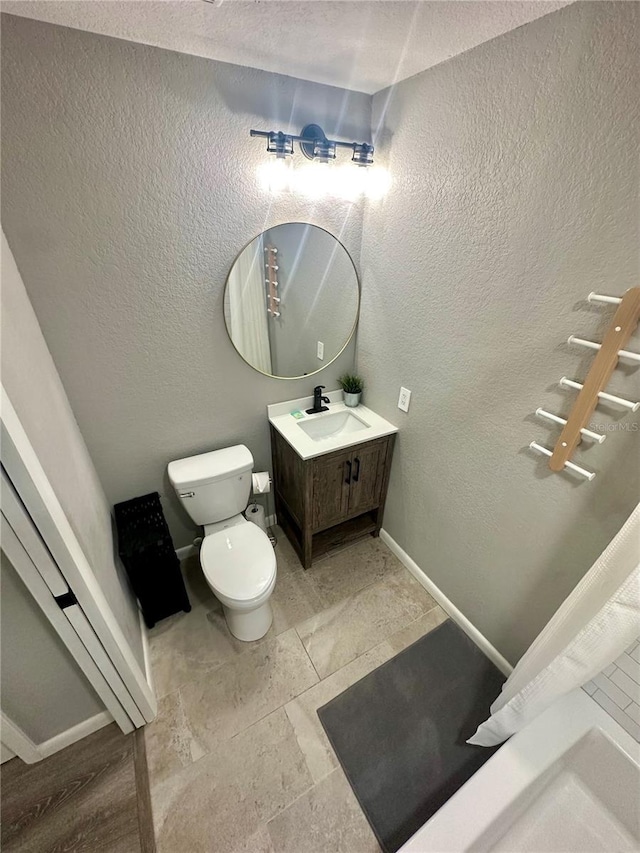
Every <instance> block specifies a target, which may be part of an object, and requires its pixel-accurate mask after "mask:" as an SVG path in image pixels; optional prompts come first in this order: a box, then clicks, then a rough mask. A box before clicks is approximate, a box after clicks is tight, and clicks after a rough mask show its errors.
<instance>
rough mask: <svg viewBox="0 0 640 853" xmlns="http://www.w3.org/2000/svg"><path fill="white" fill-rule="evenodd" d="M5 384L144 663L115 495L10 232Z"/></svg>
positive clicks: (5, 269) (5, 256)
mask: <svg viewBox="0 0 640 853" xmlns="http://www.w3.org/2000/svg"><path fill="white" fill-rule="evenodd" d="M1 296H2V300H1V307H2V326H1V332H2V384H3V386H4V388H5V390H6V392H7V394H8V395H9V399H10V400H11V403H12V405H13V407H14V409H15V410H16V413H17V415H18V417H19V418H20V423H21V424H22V426H23V427H24V430H25V432H26V433H27V436H28V438H29V441H30V442H31V445H32V447H33V448H34V450H35V452H36V454H37V456H38V459H39V460H40V464H41V465H42V467H43V469H44V472H45V474H46V475H47V478H48V480H49V482H50V484H51V487H52V489H53V491H54V492H55V494H56V497H57V498H58V500H59V501H60V506H61V507H62V508H63V510H64V512H65V514H66V516H67V519H68V521H69V524H70V525H71V527H72V528H73V532H74V533H75V535H76V537H77V539H78V542H79V543H80V547H81V548H82V550H83V552H84V554H85V556H86V557H87V560H88V561H89V564H90V566H91V567H92V569H93V572H94V575H95V577H96V580H97V581H98V583H99V585H100V588H101V589H102V591H103V593H104V595H105V597H106V599H107V601H108V602H109V606H110V607H111V610H112V612H113V614H114V616H115V618H116V619H117V620H118V623H119V625H120V627H121V628H122V630H123V632H124V635H125V637H126V638H127V639H128V641H129V644H130V646H131V649H132V650H133V654H134V655H135V657H136V659H137V661H138V663H139V664H140V665H141V666H143V664H144V655H143V651H142V637H141V634H140V622H139V619H138V605H137V603H136V600H135V598H134V596H133V594H132V593H131V591H130V589H129V583H128V580H127V576H126V573H125V571H124V567H123V566H122V564H121V562H120V559H119V558H118V557H117V556H116V555H115V554H114V543H113V535H112V518H111V511H110V507H109V503H108V501H107V499H106V497H105V494H104V491H103V489H102V486H101V484H100V481H99V479H98V474H97V473H96V469H95V467H94V465H93V463H92V461H91V458H90V456H89V453H88V451H87V446H86V444H85V442H84V441H83V438H82V435H81V433H80V430H79V429H78V424H77V423H76V420H75V418H74V414H73V412H72V411H71V406H70V405H69V400H68V398H67V396H66V394H65V391H64V388H63V386H62V382H61V381H60V376H59V374H58V372H57V370H56V366H55V364H54V363H53V359H52V358H51V353H50V352H49V350H48V349H47V344H46V342H45V340H44V337H43V336H42V331H41V329H40V326H39V324H38V319H37V317H36V315H35V313H34V311H33V307H32V306H31V304H30V302H29V297H28V296H27V292H26V290H25V287H24V284H23V282H22V279H21V278H20V273H19V272H18V269H17V267H16V263H15V260H14V258H13V255H12V254H11V249H10V248H9V246H8V244H7V240H6V238H5V235H4V233H3V234H2V292H1Z"/></svg>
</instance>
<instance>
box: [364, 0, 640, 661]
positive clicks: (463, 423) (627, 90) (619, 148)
mask: <svg viewBox="0 0 640 853" xmlns="http://www.w3.org/2000/svg"><path fill="white" fill-rule="evenodd" d="M639 12H640V7H639V6H638V4H637V3H620V4H616V3H604V4H599V3H578V4H575V5H572V6H570V7H567V8H566V9H563V10H561V11H559V12H556V13H554V14H552V15H549V16H547V17H544V18H542V19H540V20H538V21H536V22H534V23H531V24H528V25H527V26H525V27H522V28H520V29H519V30H516V31H515V32H512V33H509V34H507V35H504V36H501V37H500V38H498V39H495V40H494V41H492V42H490V43H488V44H485V45H482V46H480V47H477V48H475V49H474V50H472V51H469V52H468V53H466V54H464V55H462V56H460V57H456V58H455V59H453V60H451V61H450V62H447V63H445V64H443V65H440V66H438V67H436V68H433V69H430V70H429V71H426V72H424V73H423V74H420V75H418V76H416V77H414V78H412V79H410V80H407V81H405V82H403V83H401V84H400V85H398V86H397V87H396V88H395V89H394V90H388V91H385V92H381V93H379V94H378V95H376V96H375V99H374V124H376V123H378V124H379V130H380V132H379V135H378V139H377V142H378V144H382V146H383V147H384V149H385V152H386V156H387V159H388V165H389V168H390V170H391V174H392V175H393V180H394V183H393V187H392V190H391V192H390V193H389V195H388V196H387V197H386V199H385V201H384V203H383V204H381V205H378V207H376V208H375V209H371V210H370V211H369V212H368V213H367V215H366V217H365V226H364V241H363V258H364V262H363V305H362V312H361V322H360V329H359V336H358V368H359V370H360V371H361V372H363V373H364V376H365V380H366V381H367V393H366V403H367V405H370V406H371V407H372V408H373V409H374V410H376V411H378V412H380V414H382V415H384V416H386V417H388V418H390V419H391V420H392V421H393V422H394V423H396V424H398V425H399V426H400V434H399V439H398V443H397V446H396V447H397V449H396V453H395V459H394V465H393V471H392V477H391V487H390V494H389V500H388V502H387V510H386V513H385V520H384V526H385V528H386V529H387V530H388V531H389V533H390V534H391V536H393V537H394V538H395V539H396V540H397V541H398V542H399V544H400V545H401V546H402V547H403V548H404V549H405V550H406V551H407V552H408V553H409V554H410V555H411V556H412V557H413V558H414V560H415V561H416V562H417V563H418V564H419V565H420V566H421V567H422V568H423V569H424V571H426V572H427V574H428V575H430V577H432V578H433V580H434V581H435V582H436V583H437V584H438V585H439V586H440V587H441V588H442V590H443V591H444V592H445V593H446V594H447V595H448V596H449V597H450V598H451V599H452V601H453V602H454V603H455V604H456V605H457V606H458V607H459V608H460V609H461V610H462V611H463V613H465V615H466V616H468V617H469V618H470V619H471V620H472V621H473V622H474V623H475V624H476V625H477V627H478V628H479V629H480V630H481V631H482V632H483V633H484V634H485V635H486V636H487V637H488V638H489V640H491V641H492V642H493V643H494V644H495V645H496V646H497V647H498V649H499V650H500V651H501V652H502V653H503V654H504V655H506V657H507V658H509V659H510V660H511V661H512V662H515V661H516V659H517V658H518V657H519V656H520V654H521V653H522V652H523V651H524V649H525V648H526V647H527V645H528V644H529V643H530V642H531V640H532V639H533V638H534V636H535V635H536V633H537V632H538V631H539V630H540V629H541V627H542V626H543V625H544V623H545V622H546V620H547V619H548V618H549V616H550V615H551V614H552V612H553V611H554V610H555V609H556V607H557V606H558V605H559V604H560V603H561V601H562V600H563V598H564V597H565V596H566V595H567V593H568V592H569V591H570V590H571V589H572V587H573V586H574V585H575V583H576V582H577V581H578V579H579V578H580V577H581V576H582V575H583V574H584V572H585V571H586V570H587V569H588V568H589V567H590V565H591V563H592V562H593V560H594V559H595V558H596V557H597V556H598V555H599V553H600V552H601V551H602V550H603V548H604V547H605V545H606V544H607V542H608V541H609V540H610V539H611V537H612V536H613V535H614V534H615V532H616V531H617V529H618V528H619V527H620V526H621V524H622V522H623V521H624V519H625V518H626V517H627V515H628V514H629V512H630V511H631V509H632V507H633V505H634V504H635V502H636V501H637V499H638V487H639V486H640V471H639V468H638V460H639V458H640V456H639V454H638V441H639V433H631V432H612V433H610V434H609V437H608V438H607V440H606V441H605V443H604V444H603V445H601V446H597V445H596V446H594V447H590V448H588V449H587V444H586V443H585V444H584V448H585V449H584V450H581V451H580V452H579V453H577V454H576V458H577V461H579V462H583V463H584V464H585V465H586V466H587V467H592V468H593V469H595V470H597V471H598V476H597V478H596V479H595V480H594V481H593V482H592V483H588V482H586V481H580V480H576V479H575V478H574V477H568V476H566V475H564V474H561V475H558V474H551V472H550V471H549V469H548V467H547V466H546V463H545V461H544V460H543V459H542V458H538V457H536V456H534V455H532V454H531V452H530V451H529V450H528V449H527V445H528V443H529V442H530V441H531V440H532V439H536V440H538V441H539V442H541V443H544V444H548V445H551V444H552V443H553V441H554V440H555V437H556V435H557V432H556V431H555V430H554V429H550V428H549V427H548V426H546V425H545V424H544V423H543V422H540V421H537V420H534V419H533V418H532V413H533V412H534V411H535V409H536V408H537V407H538V406H543V407H544V408H547V409H549V410H551V411H552V412H558V413H565V412H566V411H567V410H568V408H569V405H570V401H571V400H573V399H574V395H573V394H572V393H569V392H566V391H561V390H559V389H558V388H557V386H556V385H555V383H557V381H558V380H559V379H560V377H561V376H562V375H564V374H566V375H567V376H570V377H582V376H584V375H585V371H586V367H587V365H588V363H589V362H590V360H591V359H590V357H588V356H585V355H584V351H582V350H579V349H578V348H575V347H568V346H567V345H566V344H565V343H563V342H564V341H566V338H567V337H568V335H569V334H571V333H572V332H573V333H576V334H579V333H582V335H583V336H584V337H592V338H594V339H597V338H598V336H599V335H600V334H601V332H602V329H603V327H604V324H605V322H606V319H605V318H609V317H610V316H611V312H610V311H609V310H607V309H606V308H595V307H590V306H588V304H587V303H586V302H585V297H586V295H587V294H588V293H589V291H591V290H599V291H604V292H605V293H614V294H616V293H622V292H623V291H624V290H625V289H626V288H628V287H631V286H634V285H637V284H638V272H639V270H638V244H637V226H638V177H639V175H638V159H637V153H638V149H637V144H638V131H639V130H640V125H639V122H638V105H639V104H640V90H639V85H638V56H639V53H638V43H639V36H640V31H639ZM391 273H392V275H391ZM634 347H635V349H636V350H638V351H640V335H636V337H635V340H634V341H633V342H632V344H631V345H630V348H634ZM639 373H640V371H639V370H638V369H637V368H630V367H628V366H627V367H620V368H619V369H618V370H617V371H616V375H615V377H614V378H613V379H612V381H611V383H610V386H609V387H610V389H613V390H614V392H615V391H616V390H617V391H618V392H619V393H620V394H621V395H622V396H627V397H630V398H634V399H638V396H637V395H638V394H639V392H640V388H639V385H638V379H639V376H638V374H639ZM401 384H402V385H405V386H406V387H408V388H410V389H412V391H413V398H412V403H411V411H410V412H409V414H408V415H404V414H402V413H401V412H399V410H398V409H397V408H395V406H396V402H397V398H398V391H399V387H400V385H401ZM619 417H620V412H619V411H618V410H613V409H611V410H606V409H603V408H599V409H598V412H597V417H595V418H594V422H597V423H610V422H613V421H614V420H615V419H617V418H619ZM634 420H635V421H637V418H636V417H635V416H633V415H628V414H627V415H625V416H624V418H623V419H622V420H621V423H627V424H631V423H632V422H634Z"/></svg>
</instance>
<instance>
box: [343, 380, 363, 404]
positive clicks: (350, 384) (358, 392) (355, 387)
mask: <svg viewBox="0 0 640 853" xmlns="http://www.w3.org/2000/svg"><path fill="white" fill-rule="evenodd" d="M338 383H339V385H340V387H341V388H342V391H343V393H344V404H345V406H351V407H352V408H354V407H355V406H357V405H359V403H360V397H361V396H362V389H363V388H364V380H363V379H362V378H361V377H360V376H356V375H355V374H353V373H345V374H343V375H342V376H341V377H340V378H339V379H338Z"/></svg>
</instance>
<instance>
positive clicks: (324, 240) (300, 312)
mask: <svg viewBox="0 0 640 853" xmlns="http://www.w3.org/2000/svg"><path fill="white" fill-rule="evenodd" d="M359 304H360V289H359V285H358V276H357V274H356V270H355V267H354V265H353V261H352V260H351V257H350V255H349V253H348V252H347V250H346V249H345V248H344V246H343V245H342V243H340V242H339V241H338V240H336V238H335V237H334V236H333V235H332V234H330V233H329V232H328V231H325V230H324V229H323V228H318V227H317V226H315V225H308V224H306V223H303V222H287V223H285V224H284V225H276V226H275V227H274V228H269V229H268V230H267V231H264V232H263V233H262V234H260V235H259V236H258V237H256V238H255V240H252V241H251V243H249V245H248V246H245V248H244V249H243V250H242V251H241V252H240V254H239V255H238V257H237V258H236V260H235V263H234V264H233V267H232V268H231V272H230V273H229V278H228V279H227V286H226V290H225V299H224V317H225V322H226V325H227V331H228V332H229V337H230V338H231V341H232V342H233V345H234V346H235V348H236V349H237V351H238V352H239V353H240V355H241V356H242V358H244V360H245V361H246V362H247V364H250V365H251V367H254V368H255V369H256V370H259V371H261V372H262V373H266V374H268V375H269V376H275V377H279V378H282V379H284V378H293V377H297V376H305V375H308V374H310V373H315V372H317V371H318V370H321V369H322V368H323V367H326V366H327V365H328V364H330V363H331V362H332V361H333V360H334V359H335V358H337V357H338V355H340V353H341V352H342V350H343V349H344V348H345V346H346V345H347V344H348V342H349V341H350V339H351V336H352V335H353V332H354V331H355V326H356V321H357V318H358V308H359Z"/></svg>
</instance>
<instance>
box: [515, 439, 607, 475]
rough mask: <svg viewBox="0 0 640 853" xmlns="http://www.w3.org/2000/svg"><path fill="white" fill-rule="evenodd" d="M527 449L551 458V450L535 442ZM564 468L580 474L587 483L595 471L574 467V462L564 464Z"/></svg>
mask: <svg viewBox="0 0 640 853" xmlns="http://www.w3.org/2000/svg"><path fill="white" fill-rule="evenodd" d="M529 447H530V448H531V450H536V451H537V452H538V453H543V454H544V455H545V456H553V450H549V448H548V447H543V446H542V445H541V444H538V443H537V442H535V441H532V442H531V444H530V445H529ZM564 467H565V468H569V469H570V470H571V471H575V472H576V474H582V476H583V477H586V478H587V480H589V481H591V480H593V478H594V477H595V476H596V473H595V471H587V469H586V468H581V467H580V466H579V465H576V464H575V462H565V463H564Z"/></svg>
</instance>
